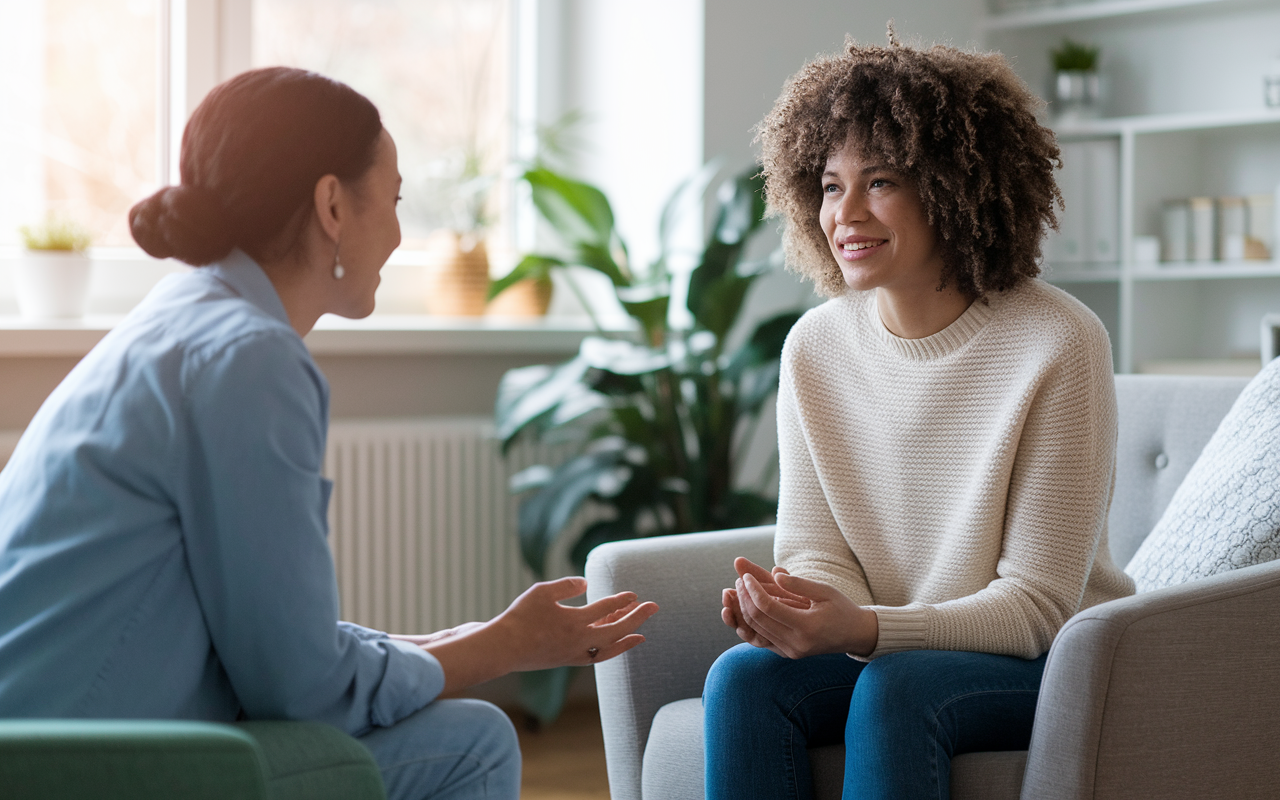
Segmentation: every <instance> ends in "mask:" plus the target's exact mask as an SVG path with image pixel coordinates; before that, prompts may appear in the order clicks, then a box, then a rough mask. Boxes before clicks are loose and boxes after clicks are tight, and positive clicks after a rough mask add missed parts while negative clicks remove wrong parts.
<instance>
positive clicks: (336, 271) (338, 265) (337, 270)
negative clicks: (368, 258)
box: [333, 247, 347, 281]
mask: <svg viewBox="0 0 1280 800" xmlns="http://www.w3.org/2000/svg"><path fill="white" fill-rule="evenodd" d="M346 274H347V270H346V268H345V267H343V266H342V262H340V261H338V248H337V247H334V248H333V279H334V280H338V281H340V280H342V276H344V275H346Z"/></svg>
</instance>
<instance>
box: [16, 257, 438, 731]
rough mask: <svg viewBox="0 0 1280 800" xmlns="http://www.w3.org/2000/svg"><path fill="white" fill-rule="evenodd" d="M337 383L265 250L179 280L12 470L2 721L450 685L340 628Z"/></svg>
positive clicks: (282, 710)
mask: <svg viewBox="0 0 1280 800" xmlns="http://www.w3.org/2000/svg"><path fill="white" fill-rule="evenodd" d="M328 392H329V389H328V384H327V383H326V381H325V379H324V376H323V375H321V373H320V370H319V369H318V368H317V367H316V365H315V362H314V361H312V359H311V356H310V354H309V353H308V352H307V349H306V347H305V346H304V345H303V343H302V340H301V339H300V338H299V337H298V335H297V333H296V332H294V330H293V329H292V328H291V327H290V325H289V319H288V317H287V315H286V314H285V309H284V306H283V304H282V303H281V302H280V298H279V295H277V294H276V291H275V288H274V287H273V286H272V285H271V282H270V280H268V278H267V276H266V274H265V273H264V272H263V271H262V269H261V268H260V267H258V265H257V264H256V263H254V262H253V260H252V259H250V258H249V257H248V256H246V255H244V254H243V253H240V252H239V251H236V252H234V253H233V254H232V255H231V256H230V257H228V258H227V259H226V260H225V261H223V262H222V263H221V264H217V265H214V266H210V267H203V268H201V269H197V270H194V271H192V272H190V273H188V274H184V275H181V276H174V277H171V278H168V279H166V280H165V281H164V282H162V283H161V284H160V285H159V286H158V287H157V288H156V289H155V290H154V291H153V292H152V293H151V294H150V295H149V296H148V297H147V299H146V300H144V301H143V302H142V304H141V305H139V306H138V307H137V309H135V310H134V311H133V313H131V314H130V315H129V316H128V317H127V318H126V319H125V320H124V321H123V322H122V323H121V324H120V325H119V326H118V327H117V328H116V329H115V330H113V331H111V333H110V334H108V335H107V336H106V337H105V338H104V339H103V340H102V341H101V343H99V344H98V346H97V347H95V348H94V349H93V351H92V352H91V353H89V355H87V356H86V357H85V358H84V359H83V360H82V361H81V362H80V363H79V364H78V365H77V366H76V368H75V369H74V370H72V371H71V374H70V375H68V376H67V379H66V380H65V381H63V382H62V384H61V385H60V386H59V387H58V388H57V389H56V390H55V391H54V392H53V394H52V395H50V396H49V399H48V400H47V401H46V402H45V404H44V406H43V407H41V409H40V411H39V413H37V414H36V416H35V419H33V420H32V422H31V425H30V426H29V427H28V428H27V430H26V432H25V434H24V435H23V437H22V439H21V441H20V442H19V443H18V447H17V449H16V450H15V451H14V453H13V457H12V458H11V459H10V461H9V463H8V465H7V466H6V467H5V469H4V471H3V472H0V717H125V718H130V717H131V718H179V719H207V720H233V719H236V718H237V716H240V715H242V714H243V716H246V717H248V718H249V719H299V720H303V719H305V720H320V721H324V722H328V723H331V724H333V725H336V726H338V727H340V728H342V729H343V730H346V731H347V732H349V733H352V734H359V733H361V732H363V731H366V730H368V729H369V728H370V727H371V726H386V725H391V724H393V723H395V722H396V721H397V720H399V719H401V718H403V717H405V716H407V715H408V714H411V713H413V712H414V711H417V710H418V709H420V708H422V707H423V706H425V705H426V704H427V703H429V702H430V701H431V700H432V699H434V698H435V697H436V695H437V694H439V692H440V690H441V689H442V687H443V685H444V673H443V671H442V670H441V668H440V664H439V662H438V661H436V660H435V659H434V658H433V657H432V656H430V655H429V654H427V653H425V652H423V651H422V650H421V649H420V648H417V647H414V646H412V645H409V644H406V643H403V642H397V641H393V640H390V639H388V638H387V637H386V636H385V634H381V633H378V632H376V631H370V630H368V629H365V628H361V627H359V626H355V625H350V624H347V623H341V622H339V621H338V590H337V582H336V580H335V576H334V568H333V560H332V556H331V554H330V551H329V547H328V545H327V543H326V535H327V532H328V528H327V522H326V506H327V504H328V500H329V490H330V486H331V484H330V483H329V482H328V481H327V480H325V479H324V478H322V477H321V474H320V472H321V464H322V459H323V457H324V448H325V433H326V426H327V423H328Z"/></svg>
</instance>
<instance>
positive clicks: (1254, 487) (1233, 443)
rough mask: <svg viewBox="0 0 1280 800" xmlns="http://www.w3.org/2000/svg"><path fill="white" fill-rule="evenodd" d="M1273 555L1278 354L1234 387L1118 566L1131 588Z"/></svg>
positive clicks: (1276, 538) (1278, 518)
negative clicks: (1148, 527)
mask: <svg viewBox="0 0 1280 800" xmlns="http://www.w3.org/2000/svg"><path fill="white" fill-rule="evenodd" d="M1277 557H1280V360H1276V361H1272V362H1271V363H1270V364H1269V365H1268V366H1267V367H1266V368H1265V369H1263V371H1262V372H1260V373H1258V376H1257V377H1256V378H1254V379H1253V380H1252V381H1250V382H1249V385H1248V386H1246V387H1245V389H1244V391H1243V392H1241V394H1240V397H1239V398H1238V399H1237V400H1236V402H1235V404H1234V405H1233V406H1232V407H1231V410H1230V411H1229V412H1228V413H1227V416H1226V417H1225V418H1224V419H1223V420H1222V423H1221V424H1220V425H1219V426H1218V430H1217V431H1216V432H1215V433H1214V434H1213V438H1212V439H1210V440H1209V443H1208V444H1207V445H1205V448H1204V452H1202V453H1201V454H1200V458H1199V459H1197V460H1196V463H1195V465H1194V466H1192V468H1191V471H1190V472H1188V473H1187V477H1186V479H1185V480H1183V482H1182V484H1181V485H1180V486H1179V487H1178V490H1177V491H1176V492H1174V495H1173V499H1172V500H1170V501H1169V506H1168V508H1166V509H1165V512H1164V514H1163V515H1162V516H1161V517H1160V521H1159V522H1157V523H1156V525H1155V528H1153V529H1152V531H1151V535H1150V536H1148V537H1147V538H1146V540H1145V541H1144V542H1143V543H1142V546H1141V547H1139V548H1138V552H1137V553H1135V554H1134V556H1133V560H1132V561H1130V562H1129V565H1128V566H1127V567H1126V568H1125V571H1126V572H1128V573H1129V575H1131V576H1132V577H1133V579H1134V581H1135V582H1136V583H1137V585H1138V591H1148V590H1151V589H1158V588H1161V587H1164V586H1172V585H1174V584H1178V583H1184V582H1186V581H1189V580H1193V579H1195V578H1203V577H1206V576H1209V575H1216V574H1218V573H1219V572H1227V571H1229V570H1233V569H1236V568H1238V567H1246V566H1249V565H1251V564H1260V563H1262V562H1264V561H1271V560H1273V559H1275V558H1277Z"/></svg>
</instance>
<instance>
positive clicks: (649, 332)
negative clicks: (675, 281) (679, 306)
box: [617, 285, 671, 345]
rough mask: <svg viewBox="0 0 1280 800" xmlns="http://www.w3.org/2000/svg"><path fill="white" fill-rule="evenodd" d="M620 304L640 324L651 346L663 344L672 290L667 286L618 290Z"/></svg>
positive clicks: (632, 287)
mask: <svg viewBox="0 0 1280 800" xmlns="http://www.w3.org/2000/svg"><path fill="white" fill-rule="evenodd" d="M617 295H618V302H620V303H622V307H623V308H624V309H625V310H626V312H627V313H628V314H630V315H631V317H632V318H634V319H635V320H637V321H638V322H639V323H640V326H641V327H642V328H643V329H644V331H645V338H646V339H647V340H648V341H649V343H650V344H654V345H657V344H660V343H661V342H662V339H663V338H664V337H663V331H665V330H666V327H667V309H668V307H669V306H670V304H671V290H670V287H668V286H665V285H658V286H631V287H626V288H619V289H618V290H617Z"/></svg>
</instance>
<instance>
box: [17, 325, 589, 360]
mask: <svg viewBox="0 0 1280 800" xmlns="http://www.w3.org/2000/svg"><path fill="white" fill-rule="evenodd" d="M120 319H121V317H120V316H94V315H90V316H87V317H85V318H83V319H79V320H47V321H46V320H39V321H34V320H27V319H23V318H21V317H16V316H0V358H20V357H59V356H61V357H67V356H70V357H76V358H78V357H81V356H83V355H85V354H86V353H88V352H89V351H90V350H91V349H92V348H93V346H94V345H96V344H97V343H98V342H99V341H100V340H101V339H102V337H103V336H106V335H107V332H108V331H110V330H111V328H112V327H113V326H115V324H116V323H118V322H119V321H120ZM592 330H593V329H592V327H591V324H590V322H589V321H587V320H585V319H582V318H575V317H547V318H543V319H530V320H524V319H515V318H501V317H475V318H448V317H432V316H427V315H425V314H423V315H418V314H404V315H393V314H375V315H373V316H371V317H368V318H367V319H362V320H349V319H342V318H340V317H333V316H328V315H326V316H324V317H322V318H321V319H320V322H319V324H317V325H316V328H315V330H313V331H312V332H311V334H310V335H309V336H307V338H306V343H307V346H308V347H309V348H310V350H311V352H312V353H313V354H314V355H318V356H333V355H431V354H441V355H443V354H457V353H474V354H480V353H568V352H573V351H576V350H577V349H578V345H579V343H581V341H582V339H583V338H584V337H585V336H587V335H588V334H590V333H591V332H592Z"/></svg>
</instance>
